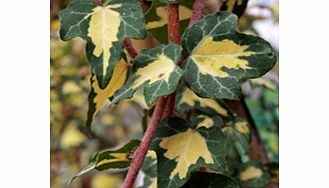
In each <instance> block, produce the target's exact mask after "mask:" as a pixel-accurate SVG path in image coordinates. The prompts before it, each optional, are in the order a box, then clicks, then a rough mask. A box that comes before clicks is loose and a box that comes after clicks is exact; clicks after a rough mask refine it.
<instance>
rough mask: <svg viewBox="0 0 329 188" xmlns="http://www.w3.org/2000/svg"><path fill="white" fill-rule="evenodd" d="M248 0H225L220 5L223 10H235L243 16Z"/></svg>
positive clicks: (238, 14)
mask: <svg viewBox="0 0 329 188" xmlns="http://www.w3.org/2000/svg"><path fill="white" fill-rule="evenodd" d="M247 4H248V0H224V2H223V4H222V5H221V7H220V10H221V11H227V12H233V13H234V14H236V15H237V16H239V17H241V16H242V14H243V13H244V11H245V10H246V8H247Z"/></svg>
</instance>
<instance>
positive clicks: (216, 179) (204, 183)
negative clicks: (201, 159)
mask: <svg viewBox="0 0 329 188" xmlns="http://www.w3.org/2000/svg"><path fill="white" fill-rule="evenodd" d="M186 185H187V186H186V187H189V188H201V187H202V188H240V185H239V182H238V181H237V180H235V179H234V178H232V177H230V176H227V175H224V174H217V173H201V172H197V173H194V174H193V175H192V177H191V179H190V180H189V181H188V183H187V184H186Z"/></svg>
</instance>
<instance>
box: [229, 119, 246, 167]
mask: <svg viewBox="0 0 329 188" xmlns="http://www.w3.org/2000/svg"><path fill="white" fill-rule="evenodd" d="M223 133H224V134H225V135H226V137H227V138H228V139H229V140H230V141H231V142H232V144H233V145H234V147H235V149H236V150H237V151H238V153H239V154H240V156H241V158H242V161H243V162H247V161H249V156H248V149H249V144H250V141H251V131H250V127H249V124H248V123H247V122H246V121H245V120H243V119H236V120H235V121H233V122H229V123H228V125H227V127H225V128H223Z"/></svg>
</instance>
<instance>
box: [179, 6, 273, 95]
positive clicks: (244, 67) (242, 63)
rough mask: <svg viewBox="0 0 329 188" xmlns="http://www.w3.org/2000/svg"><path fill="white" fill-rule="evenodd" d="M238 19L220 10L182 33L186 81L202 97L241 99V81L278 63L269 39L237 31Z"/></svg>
mask: <svg viewBox="0 0 329 188" xmlns="http://www.w3.org/2000/svg"><path fill="white" fill-rule="evenodd" d="M237 19H238V18H237V16H236V15H234V14H232V13H229V12H217V13H215V14H212V15H209V16H206V17H204V18H203V19H201V20H199V21H198V22H197V23H196V24H194V25H193V26H192V27H191V28H188V29H186V30H185V32H184V34H183V36H182V46H183V55H184V56H185V57H188V58H187V59H186V60H185V62H183V69H184V70H186V73H185V74H184V80H185V82H186V83H187V84H188V85H189V87H190V88H191V89H192V90H193V91H194V92H196V93H197V94H198V95H199V96H201V97H209V98H213V99H221V98H227V99H239V96H240V94H241V88H240V81H242V80H244V79H247V78H256V77H260V76H262V75H263V74H265V73H266V72H268V71H269V70H270V69H271V68H272V67H273V66H274V64H275V62H276V54H275V52H274V51H273V50H272V48H271V46H270V44H269V43H268V42H266V41H265V40H263V39H261V38H259V37H256V36H252V35H246V34H242V33H239V32H237V31H236V30H235V27H236V24H237Z"/></svg>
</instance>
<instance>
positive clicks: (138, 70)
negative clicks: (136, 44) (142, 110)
mask: <svg viewBox="0 0 329 188" xmlns="http://www.w3.org/2000/svg"><path fill="white" fill-rule="evenodd" d="M179 58H180V47H179V46H178V45H177V44H174V43H170V44H168V45H160V46H158V47H156V48H151V49H145V50H142V51H141V52H140V53H139V54H138V55H137V56H136V58H135V59H134V60H133V62H132V63H133V71H132V72H133V73H132V74H131V76H130V77H129V79H128V81H127V83H126V84H125V85H124V87H123V88H122V89H120V90H118V91H117V92H116V93H115V95H114V98H113V101H112V102H113V103H117V102H118V101H119V100H121V99H127V98H131V97H132V96H133V94H134V93H135V91H136V90H137V89H140V88H141V89H142V90H143V94H144V98H145V102H146V104H147V105H149V106H150V105H151V104H152V103H153V101H154V100H155V99H157V98H158V97H159V96H164V95H169V94H171V93H172V92H174V91H175V89H176V87H177V85H178V82H179V80H180V78H181V76H182V74H183V71H182V69H180V68H179V67H178V66H176V62H177V61H178V59H179Z"/></svg>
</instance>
